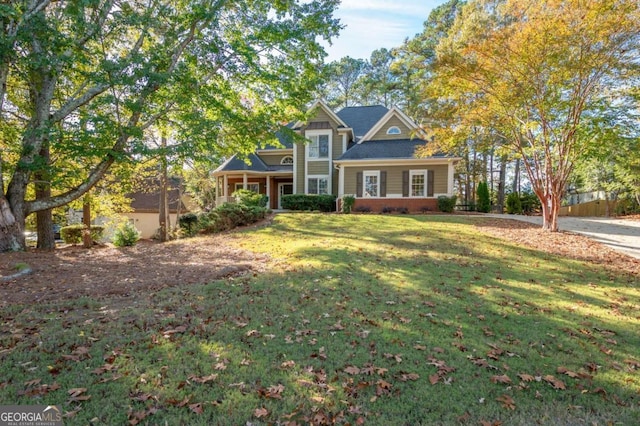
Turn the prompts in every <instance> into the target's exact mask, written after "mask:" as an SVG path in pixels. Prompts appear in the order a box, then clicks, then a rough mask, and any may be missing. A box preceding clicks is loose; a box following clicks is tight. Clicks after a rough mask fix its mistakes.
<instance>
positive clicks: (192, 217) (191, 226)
mask: <svg viewBox="0 0 640 426" xmlns="http://www.w3.org/2000/svg"><path fill="white" fill-rule="evenodd" d="M178 225H180V229H181V230H182V232H183V233H184V234H185V235H187V236H189V237H190V236H193V235H194V234H195V233H196V231H197V230H198V215H197V214H195V213H185V214H183V215H180V218H178Z"/></svg>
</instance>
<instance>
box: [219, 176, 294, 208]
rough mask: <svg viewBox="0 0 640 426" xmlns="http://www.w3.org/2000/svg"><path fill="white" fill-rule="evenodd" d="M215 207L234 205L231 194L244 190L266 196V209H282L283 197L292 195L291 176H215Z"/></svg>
mask: <svg viewBox="0 0 640 426" xmlns="http://www.w3.org/2000/svg"><path fill="white" fill-rule="evenodd" d="M215 179H216V193H217V194H219V196H218V197H216V206H219V205H221V204H224V203H234V202H235V198H234V197H233V196H232V194H233V193H234V192H235V191H237V190H239V189H246V190H249V191H253V192H257V193H258V194H263V195H266V196H267V198H268V202H267V207H268V208H270V209H272V210H278V209H281V208H282V205H281V201H282V196H283V195H289V194H293V174H292V173H275V174H257V173H225V174H223V175H219V176H216V178H215Z"/></svg>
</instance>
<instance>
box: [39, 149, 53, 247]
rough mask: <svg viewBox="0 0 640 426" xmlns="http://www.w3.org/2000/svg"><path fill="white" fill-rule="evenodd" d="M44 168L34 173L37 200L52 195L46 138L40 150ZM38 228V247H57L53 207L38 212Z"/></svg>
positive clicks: (49, 156)
mask: <svg viewBox="0 0 640 426" xmlns="http://www.w3.org/2000/svg"><path fill="white" fill-rule="evenodd" d="M40 157H41V158H42V160H41V161H42V167H43V169H42V170H40V171H38V172H36V173H34V178H35V185H34V186H35V193H36V200H42V199H45V198H49V197H51V183H50V177H49V173H47V171H46V167H48V165H49V162H50V158H51V155H50V152H49V143H48V141H47V140H44V141H43V143H42V149H41V150H40ZM36 230H37V232H38V243H37V245H36V247H37V248H39V249H42V250H53V249H55V248H56V240H55V236H54V235H53V214H52V210H51V209H47V210H41V211H39V212H36Z"/></svg>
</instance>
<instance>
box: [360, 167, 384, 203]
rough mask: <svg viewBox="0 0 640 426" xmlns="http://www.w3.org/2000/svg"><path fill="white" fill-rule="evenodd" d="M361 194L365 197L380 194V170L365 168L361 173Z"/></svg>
mask: <svg viewBox="0 0 640 426" xmlns="http://www.w3.org/2000/svg"><path fill="white" fill-rule="evenodd" d="M362 196H363V197H365V198H372V197H379V196H380V170H365V171H364V172H363V173H362Z"/></svg>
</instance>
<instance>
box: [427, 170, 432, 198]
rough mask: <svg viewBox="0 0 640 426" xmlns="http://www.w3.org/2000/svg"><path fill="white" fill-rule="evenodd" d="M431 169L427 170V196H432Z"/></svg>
mask: <svg viewBox="0 0 640 426" xmlns="http://www.w3.org/2000/svg"><path fill="white" fill-rule="evenodd" d="M433 175H434V173H433V170H427V197H433Z"/></svg>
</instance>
